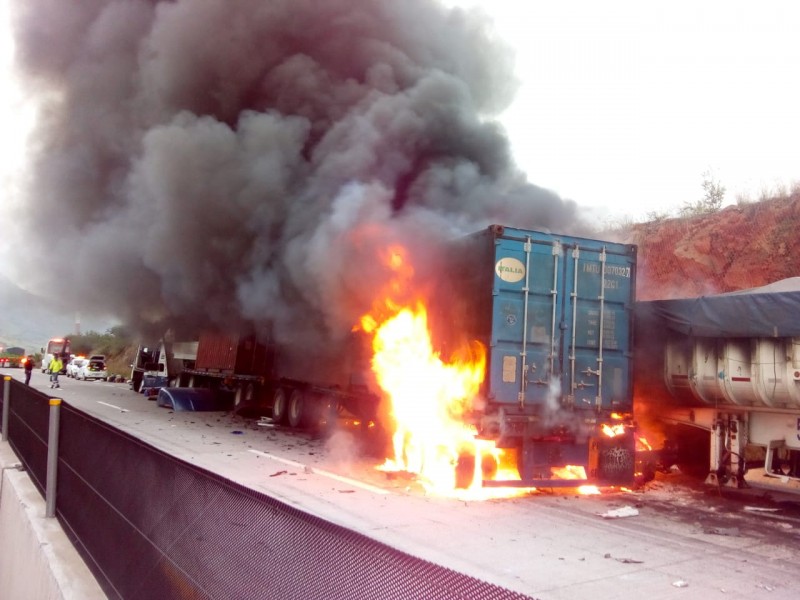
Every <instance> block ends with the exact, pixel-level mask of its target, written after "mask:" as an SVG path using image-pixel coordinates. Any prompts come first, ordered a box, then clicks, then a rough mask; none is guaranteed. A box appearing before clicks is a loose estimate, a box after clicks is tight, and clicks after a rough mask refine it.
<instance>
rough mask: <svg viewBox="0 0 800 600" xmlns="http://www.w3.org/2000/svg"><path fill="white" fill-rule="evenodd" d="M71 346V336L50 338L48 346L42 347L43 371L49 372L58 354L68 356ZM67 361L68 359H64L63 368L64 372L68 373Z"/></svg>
mask: <svg viewBox="0 0 800 600" xmlns="http://www.w3.org/2000/svg"><path fill="white" fill-rule="evenodd" d="M69 348H70V341H69V338H52V339H51V340H49V341H48V342H47V346H45V347H44V348H42V373H47V371H48V370H49V369H50V362H51V361H52V360H53V356H55V355H56V354H58V355H59V356H68V355H69V353H70V351H69ZM67 362H68V361H66V360H64V361H63V363H64V368H63V369H61V372H62V373H66V367H67Z"/></svg>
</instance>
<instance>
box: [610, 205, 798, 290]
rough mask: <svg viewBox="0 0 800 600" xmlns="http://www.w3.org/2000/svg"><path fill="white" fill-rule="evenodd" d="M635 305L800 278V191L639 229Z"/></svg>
mask: <svg viewBox="0 0 800 600" xmlns="http://www.w3.org/2000/svg"><path fill="white" fill-rule="evenodd" d="M621 241H624V242H626V243H634V244H637V245H638V247H639V268H638V280H637V286H636V287H637V299H638V300H656V299H666V298H688V297H697V296H702V295H708V294H716V293H721V292H730V291H735V290H741V289H746V288H751V287H757V286H761V285H766V284H768V283H772V282H774V281H778V280H780V279H785V278H787V277H795V276H798V275H800V191H798V192H795V193H794V194H793V195H792V196H790V197H786V198H780V199H774V200H764V201H761V202H757V203H753V204H745V205H737V206H730V207H728V208H725V209H723V210H721V211H719V212H716V213H712V214H708V215H701V216H696V217H686V218H675V219H665V220H662V221H655V222H650V223H641V224H636V225H633V226H632V227H630V228H629V229H628V230H627V231H625V232H624V233H623V235H622V240H621Z"/></svg>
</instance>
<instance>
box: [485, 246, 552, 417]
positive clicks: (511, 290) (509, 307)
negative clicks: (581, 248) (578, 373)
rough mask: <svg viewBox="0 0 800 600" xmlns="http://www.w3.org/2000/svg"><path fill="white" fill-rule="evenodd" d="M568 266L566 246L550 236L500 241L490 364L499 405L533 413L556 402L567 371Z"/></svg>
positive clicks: (495, 278) (496, 265)
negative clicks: (564, 290) (563, 290)
mask: <svg viewBox="0 0 800 600" xmlns="http://www.w3.org/2000/svg"><path fill="white" fill-rule="evenodd" d="M562 260H563V256H562V250H561V245H560V243H559V242H558V241H557V240H555V239H553V238H552V236H548V235H547V234H542V233H537V232H530V233H529V234H527V235H526V234H525V232H520V233H518V234H514V235H508V236H504V237H500V238H498V239H497V240H496V241H495V266H494V269H495V274H494V275H495V276H494V289H493V294H494V303H493V311H492V340H491V347H492V351H491V356H490V364H489V369H490V381H491V387H492V389H491V394H492V395H493V396H494V400H495V402H498V403H500V404H507V405H514V406H519V407H527V408H528V409H530V408H531V407H532V406H535V405H544V404H546V403H547V402H548V400H549V399H550V400H551V399H552V396H553V394H552V393H551V385H553V384H554V383H557V382H559V381H560V370H561V365H560V363H559V360H558V354H559V347H560V340H559V331H558V326H559V323H560V322H561V320H562V315H561V311H562V310H563V305H562V302H561V300H560V298H559V293H558V288H559V286H560V285H561V283H560V277H561V276H560V274H559V273H560V271H561V270H562V266H561V263H562ZM556 393H557V392H556Z"/></svg>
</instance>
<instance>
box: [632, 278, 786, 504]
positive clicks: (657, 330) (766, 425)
mask: <svg viewBox="0 0 800 600" xmlns="http://www.w3.org/2000/svg"><path fill="white" fill-rule="evenodd" d="M798 315H800V277H794V278H790V279H785V280H782V281H778V282H775V283H772V284H770V285H766V286H763V287H758V288H752V289H746V290H741V291H737V292H730V293H723V294H712V295H707V296H702V297H698V298H679V299H669V300H653V301H648V302H640V303H637V306H636V317H637V331H638V333H637V340H636V349H637V356H638V357H639V360H638V368H637V373H638V376H637V403H638V405H639V406H641V407H642V409H646V410H647V411H648V413H650V414H652V415H654V416H657V418H658V420H659V421H660V422H661V423H663V424H667V425H669V426H670V428H669V429H668V433H669V435H670V436H671V439H672V441H673V442H675V443H678V444H679V445H680V441H681V440H682V439H693V438H695V437H697V436H693V435H686V434H687V433H689V432H699V433H700V438H701V439H702V438H703V437H704V439H705V442H704V446H705V447H704V448H702V447H700V448H698V453H699V451H702V453H703V456H704V457H705V456H707V457H708V459H709V463H708V475H707V479H706V480H707V482H708V483H709V484H713V485H724V486H730V487H746V486H748V485H750V484H754V485H759V486H765V487H772V488H777V489H782V490H784V491H787V492H800V319H798ZM684 445H685V444H684ZM694 447H697V446H696V444H695V446H694Z"/></svg>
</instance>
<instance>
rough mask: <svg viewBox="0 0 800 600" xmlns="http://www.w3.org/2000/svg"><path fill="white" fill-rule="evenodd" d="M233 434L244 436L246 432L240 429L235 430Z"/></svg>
mask: <svg viewBox="0 0 800 600" xmlns="http://www.w3.org/2000/svg"><path fill="white" fill-rule="evenodd" d="M231 433H232V434H233V435H243V434H244V431H239V430H238V429H234V430H233V431H231Z"/></svg>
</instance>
